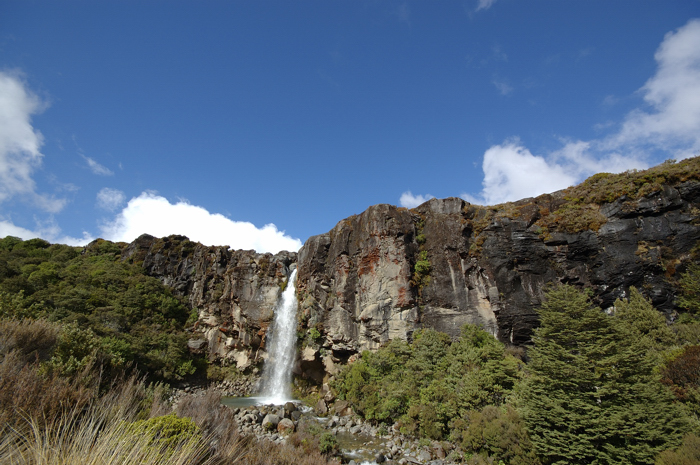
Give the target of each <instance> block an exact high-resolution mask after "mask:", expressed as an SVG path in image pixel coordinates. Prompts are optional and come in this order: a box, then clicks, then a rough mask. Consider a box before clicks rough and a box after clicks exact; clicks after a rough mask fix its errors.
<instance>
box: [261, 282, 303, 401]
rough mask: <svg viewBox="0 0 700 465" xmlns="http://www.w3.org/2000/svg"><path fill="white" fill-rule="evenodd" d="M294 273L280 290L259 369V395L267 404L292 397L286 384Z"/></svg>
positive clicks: (293, 331) (292, 324)
mask: <svg viewBox="0 0 700 465" xmlns="http://www.w3.org/2000/svg"><path fill="white" fill-rule="evenodd" d="M296 276H297V270H296V269H295V270H294V271H292V274H291V275H290V276H289V281H288V282H287V287H286V288H285V289H284V292H282V298H281V299H280V301H279V303H278V304H277V308H276V309H275V315H274V319H273V321H272V326H270V329H269V332H268V344H267V347H268V349H267V354H268V359H267V361H266V362H265V369H264V371H263V385H262V390H261V395H262V396H263V397H265V398H266V399H265V403H269V404H276V405H281V404H283V403H285V402H287V401H289V400H292V395H291V389H290V384H291V382H292V365H293V364H294V356H295V354H296V347H295V346H296V336H297V296H296V288H295V282H296Z"/></svg>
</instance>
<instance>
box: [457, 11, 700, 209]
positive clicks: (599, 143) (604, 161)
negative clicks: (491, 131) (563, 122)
mask: <svg viewBox="0 0 700 465" xmlns="http://www.w3.org/2000/svg"><path fill="white" fill-rule="evenodd" d="M698 44H700V20H697V19H694V20H691V21H689V22H688V23H687V24H686V25H685V26H683V27H681V28H679V29H678V30H676V31H674V32H670V33H668V34H666V37H665V38H664V40H663V42H662V43H661V45H660V46H659V48H658V50H657V52H656V54H655V55H654V57H655V59H656V61H657V64H658V68H657V71H656V73H655V74H654V76H652V77H651V78H650V79H649V80H648V81H647V82H646V84H645V85H644V86H643V87H642V88H641V89H640V90H639V92H640V93H641V94H642V95H643V98H644V101H645V103H646V104H647V105H648V108H646V109H641V108H638V109H635V110H633V111H631V112H630V113H628V114H627V116H626V117H625V118H624V119H623V121H622V123H621V125H619V130H618V131H616V132H615V133H613V134H611V135H609V136H607V137H602V138H600V139H594V140H590V141H571V140H562V148H560V149H559V150H555V151H551V152H549V153H546V154H544V155H533V154H532V153H531V152H530V151H529V150H528V149H527V148H526V147H524V146H523V145H522V144H521V143H520V142H519V141H518V140H512V141H506V142H504V143H503V144H501V145H494V146H492V147H491V148H489V149H488V150H487V151H486V152H485V153H484V160H483V165H482V167H483V170H484V181H483V183H482V191H481V192H480V193H479V194H478V195H476V196H473V195H470V194H463V195H462V198H464V199H465V200H468V201H470V202H474V203H485V204H497V203H502V202H505V201H512V200H518V199H521V198H524V197H532V196H536V195H539V194H542V193H545V192H552V191H555V190H559V189H562V188H566V187H568V186H570V185H573V184H575V183H578V182H580V181H582V180H583V179H584V178H585V177H587V176H590V175H592V174H594V173H599V172H612V173H617V172H622V171H625V170H628V169H643V168H646V167H648V160H649V159H650V158H652V157H655V158H659V156H661V155H663V156H664V157H665V158H676V159H682V158H686V157H689V156H693V155H697V153H698V151H700V47H699V46H698ZM494 84H496V83H495V82H494ZM613 126H618V125H616V124H615V125H613ZM608 127H611V126H610V125H609V123H606V124H605V125H599V126H597V129H599V130H602V129H605V128H608Z"/></svg>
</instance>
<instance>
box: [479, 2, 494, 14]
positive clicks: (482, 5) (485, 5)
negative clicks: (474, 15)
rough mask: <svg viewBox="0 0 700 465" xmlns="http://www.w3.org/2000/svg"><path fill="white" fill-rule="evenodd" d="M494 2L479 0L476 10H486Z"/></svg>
mask: <svg viewBox="0 0 700 465" xmlns="http://www.w3.org/2000/svg"><path fill="white" fill-rule="evenodd" d="M494 3H496V0H479V4H478V5H477V6H476V11H479V10H488V9H489V8H491V6H492V5H493V4H494Z"/></svg>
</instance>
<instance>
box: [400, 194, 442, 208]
mask: <svg viewBox="0 0 700 465" xmlns="http://www.w3.org/2000/svg"><path fill="white" fill-rule="evenodd" d="M434 198H435V197H433V196H432V195H430V194H427V195H413V194H411V191H406V192H404V193H403V194H401V198H400V199H399V203H400V204H401V206H402V207H406V208H415V207H417V206H418V205H420V204H422V203H425V202H427V201H428V200H430V199H434Z"/></svg>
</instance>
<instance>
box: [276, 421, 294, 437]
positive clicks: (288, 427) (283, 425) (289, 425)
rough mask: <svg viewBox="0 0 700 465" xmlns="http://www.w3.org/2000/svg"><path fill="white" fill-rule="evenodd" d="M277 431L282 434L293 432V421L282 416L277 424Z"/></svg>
mask: <svg viewBox="0 0 700 465" xmlns="http://www.w3.org/2000/svg"><path fill="white" fill-rule="evenodd" d="M277 432H278V433H280V434H281V435H283V436H289V435H290V434H292V433H293V432H294V422H293V421H292V420H290V419H289V418H283V419H282V420H280V422H279V423H278V424H277Z"/></svg>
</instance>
